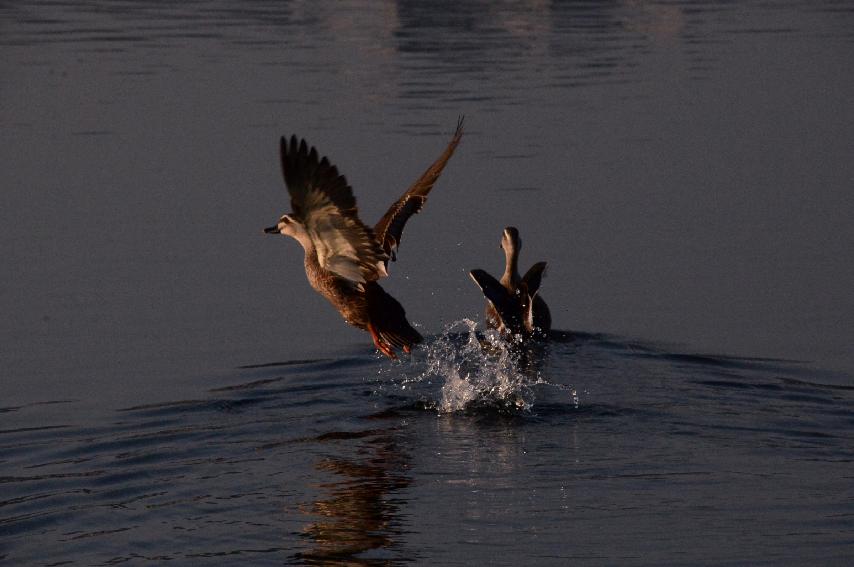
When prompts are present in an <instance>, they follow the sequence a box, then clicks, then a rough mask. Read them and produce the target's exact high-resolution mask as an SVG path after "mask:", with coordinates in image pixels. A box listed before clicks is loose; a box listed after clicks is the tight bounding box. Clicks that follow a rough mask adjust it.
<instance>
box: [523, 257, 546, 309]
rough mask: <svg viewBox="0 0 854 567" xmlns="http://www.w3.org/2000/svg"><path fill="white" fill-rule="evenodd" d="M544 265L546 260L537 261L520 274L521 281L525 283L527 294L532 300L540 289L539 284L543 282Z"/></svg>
mask: <svg viewBox="0 0 854 567" xmlns="http://www.w3.org/2000/svg"><path fill="white" fill-rule="evenodd" d="M546 266H547V263H546V262H537V263H536V264H534V265H533V266H531V267H530V268H529V269H528V271H527V272H525V275H524V276H522V283H524V284H525V287H526V289H527V292H528V295H529V296H530V297H531V299H532V300H533V299H534V297H536V295H537V293H539V291H540V284H542V283H543V278H544V277H545V275H546Z"/></svg>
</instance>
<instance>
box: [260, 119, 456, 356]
mask: <svg viewBox="0 0 854 567" xmlns="http://www.w3.org/2000/svg"><path fill="white" fill-rule="evenodd" d="M462 135H463V117H460V118H459V119H458V121H457V128H456V130H455V132H454V135H453V137H452V138H451V141H450V142H449V143H448V145H447V146H446V147H445V150H444V151H443V152H442V154H441V155H440V156H439V157H438V158H437V159H436V160H435V161H434V162H433V163H432V165H430V167H429V168H427V170H426V171H425V172H424V173H423V174H422V175H421V177H419V178H418V179H417V180H416V181H415V183H413V184H412V185H411V186H410V187H409V188H408V189H407V190H406V192H405V193H403V195H402V196H401V197H400V198H398V199H397V200H396V201H394V203H392V205H391V207H389V209H388V211H387V212H386V213H385V214H384V215H383V216H382V218H380V220H379V222H377V224H376V225H374V226H373V227H369V226H367V225H366V224H365V223H364V222H362V220H361V219H360V218H359V215H358V209H357V207H356V199H355V197H354V195H353V190H352V188H351V187H350V185H349V184H348V183H347V179H346V178H345V177H344V176H343V175H341V174H340V173H339V172H338V169H337V168H336V167H335V166H334V165H333V164H332V163H331V162H330V161H329V159H328V158H326V157H322V158H321V157H320V154H319V153H318V152H317V150H316V149H315V148H314V147H313V146H309V145H308V143H307V142H306V141H305V140H304V139H297V137H296V136H295V135H293V136H291V138H290V140H287V139H286V138H285V137H284V136H283V137H282V138H281V140H280V145H279V150H280V156H281V165H282V173H283V176H284V180H285V185H286V187H287V189H288V193H289V194H290V200H291V212H290V213H287V214H283V215H282V216H281V217H280V218H279V220H278V222H277V223H276V224H275V225H273V226H271V227H268V228H265V229H264V233H266V234H281V235H284V236H289V237H291V238H293V239H295V240H296V241H297V242H299V244H300V245H301V246H302V248H303V251H304V252H305V257H304V262H303V264H304V266H305V275H306V278H307V279H308V283H309V284H310V285H311V287H312V288H313V289H314V290H315V291H317V292H318V293H319V294H320V295H322V296H323V297H325V298H326V299H327V300H328V301H329V302H330V303H331V304H332V306H333V307H334V308H335V309H336V310H337V311H338V312H339V313H340V314H341V316H342V317H343V318H344V321H345V322H346V323H348V324H349V325H352V326H354V327H356V328H358V329H362V330H364V331H367V332H368V333H370V335H371V339H372V340H373V342H374V346H376V348H377V349H378V350H379V351H380V352H381V353H382V354H384V355H385V356H387V357H388V358H390V359H392V360H394V359H397V355H396V353H395V349H400V350H403V351H404V352H406V353H409V352H411V350H412V347H413V346H414V345H415V344H417V343H420V342H421V341H422V340H423V337H422V336H421V334H420V333H419V332H418V331H417V330H415V329H414V328H413V327H412V325H411V324H410V323H409V321H408V320H407V318H406V312H405V310H404V309H403V307H402V306H401V304H400V303H399V302H398V301H397V300H396V299H395V298H394V297H392V296H391V295H390V294H389V293H388V292H386V291H385V290H384V289H383V288H382V287H381V286H380V284H379V283H377V282H378V280H380V279H382V278H385V277H387V276H388V265H389V262H390V261H396V260H397V251H398V247H399V246H400V240H401V237H402V234H403V228H404V226H405V225H406V222H407V221H408V220H409V218H410V217H411V216H412V215H414V214H416V213H418V212H419V211H421V208H422V207H423V206H424V204H425V203H426V201H427V195H428V194H429V193H430V190H431V189H432V188H433V186H434V185H435V184H436V181H437V180H438V179H439V176H440V175H441V173H442V171H443V170H444V168H445V166H446V165H447V163H448V160H450V159H451V156H453V155H454V151H455V150H456V149H457V146H458V145H459V143H460V140H461V139H462Z"/></svg>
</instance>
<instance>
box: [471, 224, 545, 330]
mask: <svg viewBox="0 0 854 567" xmlns="http://www.w3.org/2000/svg"><path fill="white" fill-rule="evenodd" d="M501 248H502V249H503V250H504V260H505V263H504V274H503V275H502V276H501V280H496V279H495V278H494V277H492V276H491V275H489V274H488V273H486V272H485V271H483V270H472V271H471V272H469V275H471V277H472V279H473V280H474V282H475V283H476V284H477V285H478V287H480V289H481V291H482V292H483V295H485V296H486V299H487V305H486V326H487V327H488V328H491V329H497V330H498V331H500V332H501V333H502V334H510V335H516V336H521V337H522V338H530V337H539V338H544V337H546V336H547V335H548V332H549V330H551V326H552V318H551V313H550V312H549V307H548V305H546V302H545V301H544V300H543V298H542V297H541V296H540V295H539V291H540V284H541V283H542V279H543V276H544V275H545V271H546V262H537V263H536V264H534V265H533V266H531V268H530V269H529V270H528V271H527V272H525V275H524V276H521V277H520V276H519V251H520V250H521V249H522V239H521V238H520V237H519V231H518V230H517V229H516V228H515V227H512V226H508V227H507V228H505V229H504V234H503V235H502V237H501Z"/></svg>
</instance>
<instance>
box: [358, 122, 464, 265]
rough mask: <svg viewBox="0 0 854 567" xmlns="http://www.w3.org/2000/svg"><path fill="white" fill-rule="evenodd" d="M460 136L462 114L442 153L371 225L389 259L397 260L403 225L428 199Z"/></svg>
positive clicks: (386, 263) (461, 131) (461, 134)
mask: <svg viewBox="0 0 854 567" xmlns="http://www.w3.org/2000/svg"><path fill="white" fill-rule="evenodd" d="M462 136H463V117H462V116H461V117H460V118H459V120H457V129H456V131H455V132H454V137H453V138H451V141H450V143H449V144H448V146H447V147H446V148H445V151H444V152H442V155H440V156H439V158H438V159H437V160H436V161H434V162H433V164H432V165H431V166H430V167H429V168H427V171H425V172H424V173H423V174H422V175H421V177H419V178H418V180H417V181H416V182H415V183H413V184H412V186H411V187H410V188H409V189H407V190H406V193H404V194H403V195H402V196H401V197H400V199H398V200H397V201H395V202H394V204H393V205H392V206H391V207H390V208H389V210H388V211H387V212H386V214H384V215H383V218H381V219H380V222H378V223H377V225H376V226H375V227H374V233H375V234H376V236H377V241H379V243H380V244H381V245H382V249H383V251H384V252H385V253H386V255H387V256H388V258H390V259H391V260H396V259H397V247H398V245H399V244H400V238H401V235H402V234H403V227H404V226H405V225H406V221H408V220H409V217H411V216H412V215H414V214H415V213H417V212H419V211H420V210H421V207H423V206H424V203H426V202H427V194H428V193H429V192H430V190H431V189H432V188H433V185H435V184H436V181H437V180H438V179H439V176H440V175H441V174H442V170H443V169H445V165H446V164H447V163H448V160H449V159H451V156H452V155H454V150H456V149H457V145H459V143H460V139H461V138H462ZM385 265H386V266H388V259H387V260H386V261H385Z"/></svg>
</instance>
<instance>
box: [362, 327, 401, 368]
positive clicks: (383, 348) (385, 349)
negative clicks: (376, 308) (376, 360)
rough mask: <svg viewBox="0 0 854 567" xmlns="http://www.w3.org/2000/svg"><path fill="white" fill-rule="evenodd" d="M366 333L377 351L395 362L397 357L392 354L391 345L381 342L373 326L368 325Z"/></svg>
mask: <svg viewBox="0 0 854 567" xmlns="http://www.w3.org/2000/svg"><path fill="white" fill-rule="evenodd" d="M368 332H369V333H370V334H371V338H372V339H373V340H374V345H375V346H376V347H377V349H379V351H380V352H381V353H383V354H384V355H386V356H387V357H389V358H390V359H392V360H397V355H396V354H394V351H393V350H392V348H391V345H389V344H388V343H386V342H385V341H384V340H382V338H381V337H380V336H379V334H378V333H377V331H376V329H374V326H373V325H371V324H370V323H368Z"/></svg>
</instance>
